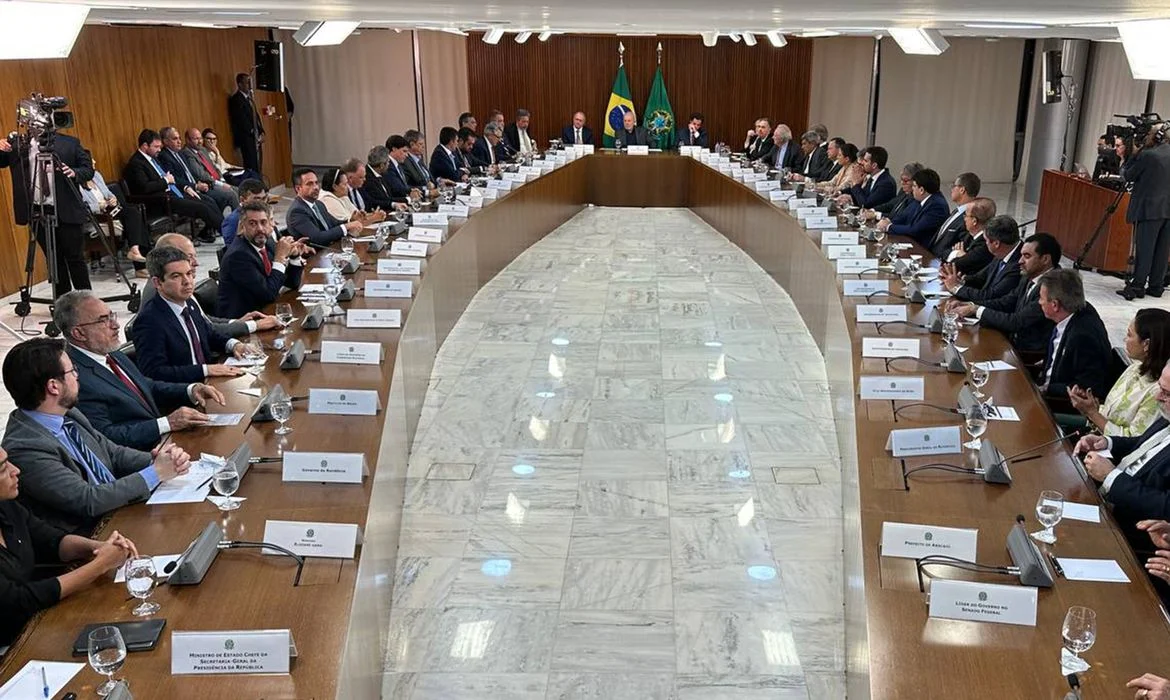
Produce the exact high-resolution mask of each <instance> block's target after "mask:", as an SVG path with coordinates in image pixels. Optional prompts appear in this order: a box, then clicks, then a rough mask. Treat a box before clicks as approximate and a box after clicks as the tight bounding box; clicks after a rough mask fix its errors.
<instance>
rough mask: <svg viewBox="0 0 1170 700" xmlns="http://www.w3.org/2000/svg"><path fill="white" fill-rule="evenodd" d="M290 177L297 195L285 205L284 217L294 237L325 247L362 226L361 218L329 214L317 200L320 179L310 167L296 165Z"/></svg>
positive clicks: (319, 192) (356, 231) (355, 231)
mask: <svg viewBox="0 0 1170 700" xmlns="http://www.w3.org/2000/svg"><path fill="white" fill-rule="evenodd" d="M292 181H293V189H294V190H296V193H297V198H296V199H294V200H293V203H292V206H290V207H289V208H288V214H287V215H286V220H287V223H288V232H289V233H290V234H292V236H293V237H295V238H307V239H309V240H310V241H312V243H313V244H314V245H317V246H321V247H323V248H325V247H328V246H329V245H330V244H332V243H333V242H335V241H340V240H341V239H342V237H343V236H346V235H353V234H356V233H358V232H359V231H361V230H362V222H360V221H338V220H337V219H334V218H333V217H332V216H330V215H329V212H328V211H326V210H325V205H324V204H322V203H321V202H318V201H317V198H318V197H319V196H320V195H321V183H320V182H319V181H318V180H317V173H316V172H315V171H314V170H313V169H312V168H297V169H296V170H294V171H293V177H292Z"/></svg>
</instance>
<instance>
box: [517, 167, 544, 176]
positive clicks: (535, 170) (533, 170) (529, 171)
mask: <svg viewBox="0 0 1170 700" xmlns="http://www.w3.org/2000/svg"><path fill="white" fill-rule="evenodd" d="M519 172H522V173H524V174H525V175H540V168H539V167H538V166H535V165H521V166H520V170H519Z"/></svg>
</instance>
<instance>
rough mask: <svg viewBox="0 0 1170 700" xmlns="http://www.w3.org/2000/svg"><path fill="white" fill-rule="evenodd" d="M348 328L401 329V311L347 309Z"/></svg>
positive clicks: (346, 322)
mask: <svg viewBox="0 0 1170 700" xmlns="http://www.w3.org/2000/svg"><path fill="white" fill-rule="evenodd" d="M345 327H346V328H401V327H402V310H401V309H346V310H345Z"/></svg>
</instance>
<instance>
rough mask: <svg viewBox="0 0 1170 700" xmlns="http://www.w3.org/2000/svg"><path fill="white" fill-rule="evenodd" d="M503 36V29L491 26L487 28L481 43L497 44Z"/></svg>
mask: <svg viewBox="0 0 1170 700" xmlns="http://www.w3.org/2000/svg"><path fill="white" fill-rule="evenodd" d="M503 38H504V30H503V29H500V28H499V27H492V28H491V29H489V30H487V33H486V34H484V35H483V43H485V44H498V43H500V39H503Z"/></svg>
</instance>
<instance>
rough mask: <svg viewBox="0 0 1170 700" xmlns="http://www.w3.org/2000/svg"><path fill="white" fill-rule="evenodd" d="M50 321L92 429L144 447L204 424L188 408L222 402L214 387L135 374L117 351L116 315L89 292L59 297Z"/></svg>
mask: <svg viewBox="0 0 1170 700" xmlns="http://www.w3.org/2000/svg"><path fill="white" fill-rule="evenodd" d="M53 321H54V322H55V323H56V324H57V327H58V328H60V329H61V335H62V336H64V337H65V340H66V341H67V342H68V345H67V346H66V352H67V353H69V358H70V359H72V360H73V366H74V367H76V368H77V373H78V374H77V381H78V383H79V384H80V388H79V390H78V406H80V407H81V410H82V412H83V413H85V416H86V418H88V419H89V421H90V423H92V424H93V427H95V428H97V430H98V431H99V432H101V433H102V434H103V435H105V436H106V437H108V438H109V439H111V440H113V441H114V442H116V443H118V444H119V445H125V446H126V447H133V448H135V449H139V450H148V449H150V448H151V447H152V446H153V445H154V444H155V443H157V442H158V440H159V438H161V437H162V436H163V435H165V434H167V433H169V432H172V431H176V430H186V429H187V428H194V427H198V426H201V425H205V424H206V423H207V420H208V419H207V416H206V415H205V414H204V413H203V412H201V411H199V410H197V409H196V408H192V406H200V407H202V406H204V405H206V403H207V402H208V401H214V402H216V403H218V404H219V405H220V406H222V405H224V398H223V394H221V393H220V392H219V390H218V389H216V388H215V387H213V386H209V385H207V384H203V383H200V382H196V383H193V384H179V383H175V382H160V381H154V380H152V379H149V378H148V377H146V376H145V375H143V374H142V373H141V372H139V371H138V368H137V367H135V366H134V363H133V362H131V361H130V358H128V357H126V356H125V355H124V354H122V353H120V352H118V346H119V345H120V344H121V343H120V340H119V338H118V331H119V330H120V327H119V325H118V314H116V313H115V312H113V311H111V310H110V307H109V306H107V305H106V303H105V302H104V301H102V300H101V299H100V298H99V297H98V296H97V295H96V294H94V293H93V292H89V291H72V292H69V293H67V294H63V295H61V296H60V297H59V298H58V299H57V301H56V303H55V304H54V306H53ZM172 409H173V410H172Z"/></svg>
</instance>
